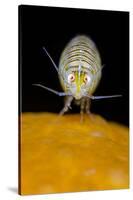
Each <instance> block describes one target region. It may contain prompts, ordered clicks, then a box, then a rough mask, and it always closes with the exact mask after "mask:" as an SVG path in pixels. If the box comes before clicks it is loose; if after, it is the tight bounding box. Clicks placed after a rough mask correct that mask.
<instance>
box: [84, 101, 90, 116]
mask: <svg viewBox="0 0 133 200" xmlns="http://www.w3.org/2000/svg"><path fill="white" fill-rule="evenodd" d="M90 104H91V100H90V99H86V107H85V110H86V113H87V114H88V115H90V114H91V112H90Z"/></svg>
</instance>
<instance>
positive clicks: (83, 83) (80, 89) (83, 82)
mask: <svg viewBox="0 0 133 200" xmlns="http://www.w3.org/2000/svg"><path fill="white" fill-rule="evenodd" d="M66 81H67V87H66V89H67V92H68V93H70V94H72V96H73V97H74V98H75V99H77V100H79V99H81V98H82V97H84V96H85V95H86V94H87V93H88V92H89V88H90V86H91V83H92V74H91V73H89V72H86V71H83V70H81V67H80V66H79V67H78V68H75V69H74V68H72V69H71V68H70V70H68V72H67V73H66Z"/></svg>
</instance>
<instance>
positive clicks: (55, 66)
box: [43, 47, 59, 73]
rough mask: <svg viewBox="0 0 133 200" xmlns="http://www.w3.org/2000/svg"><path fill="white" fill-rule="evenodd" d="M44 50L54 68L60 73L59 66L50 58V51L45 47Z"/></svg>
mask: <svg viewBox="0 0 133 200" xmlns="http://www.w3.org/2000/svg"><path fill="white" fill-rule="evenodd" d="M43 50H44V51H45V53H46V54H47V56H48V57H49V58H50V60H51V62H52V63H53V65H54V68H55V69H56V71H57V72H58V73H59V71H58V67H57V65H56V64H55V62H54V61H53V59H52V57H51V56H50V54H49V53H48V51H47V50H46V48H45V47H43Z"/></svg>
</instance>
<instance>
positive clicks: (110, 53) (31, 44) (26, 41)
mask: <svg viewBox="0 0 133 200" xmlns="http://www.w3.org/2000/svg"><path fill="white" fill-rule="evenodd" d="M78 34H85V35H88V36H90V37H91V38H92V39H93V41H94V42H95V43H96V45H97V47H98V49H99V51H100V54H101V58H102V64H105V67H104V68H103V75H102V79H101V82H100V84H99V86H98V88H97V90H96V92H95V94H94V95H112V94H122V95H123V97H122V98H116V99H115V98H114V99H105V100H95V101H93V102H92V106H91V111H92V112H94V113H97V114H101V115H102V116H103V117H105V118H107V119H109V120H113V121H117V122H120V123H123V124H125V125H128V124H129V13H128V12H119V11H100V10H88V9H71V8H54V7H41V6H25V5H22V6H20V7H19V86H20V89H19V92H20V95H19V97H20V98H19V100H20V107H19V108H20V112H43V111H48V112H57V113H58V112H59V111H60V110H61V109H62V107H63V97H58V96H56V95H54V94H52V93H50V92H48V91H46V90H43V89H41V88H39V87H35V86H32V83H40V84H44V85H45V86H48V87H50V88H53V89H55V90H57V91H62V89H61V86H60V83H59V80H58V75H57V73H56V71H55V69H54V67H53V65H52V63H51V61H50V60H49V58H48V57H47V55H46V54H45V53H44V51H43V49H42V47H43V46H45V47H46V49H47V50H48V52H49V53H50V55H51V56H52V58H53V60H54V61H55V63H56V64H57V65H58V63H59V58H60V54H61V52H62V50H63V49H64V47H65V45H66V44H67V42H69V40H70V39H71V38H73V37H74V36H75V35H78ZM71 112H73V113H75V112H79V108H78V107H76V106H74V105H73V110H72V111H71Z"/></svg>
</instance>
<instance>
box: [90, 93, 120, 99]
mask: <svg viewBox="0 0 133 200" xmlns="http://www.w3.org/2000/svg"><path fill="white" fill-rule="evenodd" d="M86 97H89V98H90V99H94V100H95V99H109V98H116V97H122V95H121V94H118V95H109V96H90V95H86Z"/></svg>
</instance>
